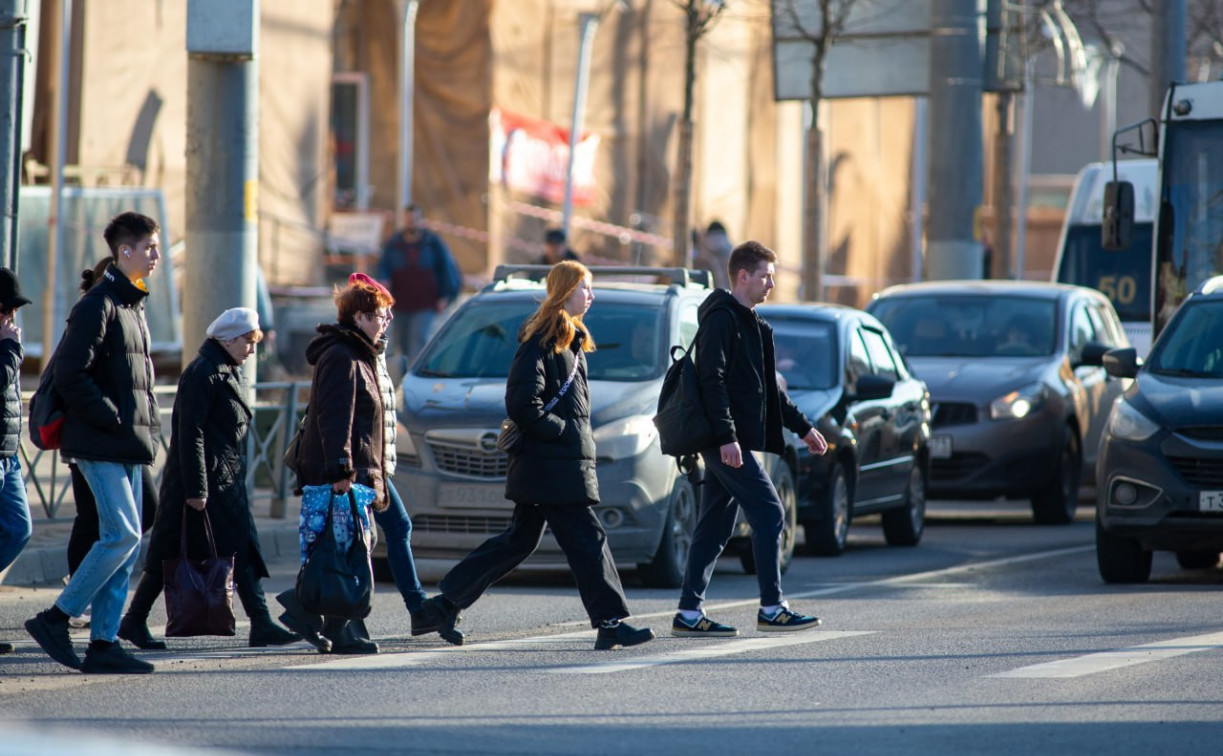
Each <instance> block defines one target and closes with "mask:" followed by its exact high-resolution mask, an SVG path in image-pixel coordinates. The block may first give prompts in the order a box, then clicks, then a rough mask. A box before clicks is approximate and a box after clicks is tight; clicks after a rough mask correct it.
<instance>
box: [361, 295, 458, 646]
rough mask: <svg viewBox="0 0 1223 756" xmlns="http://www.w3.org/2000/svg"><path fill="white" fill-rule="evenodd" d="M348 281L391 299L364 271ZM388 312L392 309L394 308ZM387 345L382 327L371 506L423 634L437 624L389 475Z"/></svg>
mask: <svg viewBox="0 0 1223 756" xmlns="http://www.w3.org/2000/svg"><path fill="white" fill-rule="evenodd" d="M348 282H349V283H350V284H356V283H364V284H367V285H369V286H373V287H376V288H377V289H379V290H380V291H381V292H383V293H384V294H385V295H386V296H387V297H389V298H391V299H392V300H393V299H394V298H393V297H391V295H390V292H389V291H387V290H386V288H385V287H384V286H382V284H380V283H378V282H377V281H375V280H374V279H372V278H370V277H369V276H367V275H365V274H364V273H353V274H352V275H351V276H349V277H348ZM391 312H392V313H393V312H394V309H392V310H391ZM387 346H388V339H387V337H386V332H385V329H384V331H383V334H382V337H381V338H379V339H378V356H377V358H376V363H377V367H378V389H379V391H380V392H381V394H382V446H383V455H382V472H383V476H384V477H385V479H386V498H387V507H386V509H383V510H381V511H379V510H374V521H375V522H377V523H378V526H379V527H380V528H382V535H383V537H385V538H386V560H387V562H388V563H389V564H390V566H391V576H392V577H394V578H395V587H396V588H398V589H399V594H400V596H402V597H403V603H404V606H405V607H407V610H408V616H409V617H410V618H411V620H412V635H426V634H428V633H434V632H437V626H436V625H433V624H430V623H429V621H428V620H427V619H426V618H425V614H424V612H423V611H421V610H422V609H423V608H424V604H425V599H426V598H428V595H427V594H426V593H425V589H424V588H423V587H422V586H421V584H420V576H419V575H417V573H416V560H415V559H414V558H413V556H412V519H411V518H410V517H408V510H407V507H405V506H404V503H403V499H402V498H400V496H399V491H398V489H396V488H395V484H394V481H393V479H392V476H394V475H395V464H396V462H397V454H396V451H395V434H396V433H398V430H399V429H398V427H397V426H398V419H397V418H396V416H395V406H396V401H395V384H394V382H393V381H392V380H391V372H390V370H388V369H387V365H386V351H387Z"/></svg>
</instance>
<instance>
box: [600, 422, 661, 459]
mask: <svg viewBox="0 0 1223 756" xmlns="http://www.w3.org/2000/svg"><path fill="white" fill-rule="evenodd" d="M656 438H658V429H657V428H655V427H654V420H653V419H652V418H651V417H650V416H649V415H634V416H633V417H626V418H624V419H623V420H616V421H614V422H611V423H608V424H607V425H604V426H602V427H600V428H598V429H596V430H595V432H594V439H595V448H596V449H597V453H598V455H599V456H600V457H602V458H605V459H630V458H632V457H636V456H637V455H639V454H641V453H642V452H644V451H645V450H646V449H649V448H650V444H653V443H654V439H656Z"/></svg>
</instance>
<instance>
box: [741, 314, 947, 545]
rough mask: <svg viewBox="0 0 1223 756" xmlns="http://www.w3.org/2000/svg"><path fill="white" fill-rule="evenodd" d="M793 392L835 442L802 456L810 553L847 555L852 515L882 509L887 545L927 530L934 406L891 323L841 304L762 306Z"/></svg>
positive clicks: (802, 451)
mask: <svg viewBox="0 0 1223 756" xmlns="http://www.w3.org/2000/svg"><path fill="white" fill-rule="evenodd" d="M757 311H758V312H759V313H760V314H761V315H762V316H763V317H764V318H765V319H766V320H768V321H769V323H770V324H771V325H772V326H773V329H774V342H775V345H776V352H777V369H778V372H780V373H781V374H782V377H783V378H784V379H785V383H786V388H787V391H788V393H789V395H790V398H791V399H792V400H793V401H794V403H795V404H796V405H798V407H799V409H801V410H802V411H803V413H804V414H806V415H807V417H809V418H811V420H812V421H813V422H815V423H816V427H817V428H819V431H820V433H822V434H823V435H824V438H826V439H827V441H828V453H827V454H825V455H824V456H819V457H817V456H812V455H811V454H809V453H808V452H807V450H806V448H805V447H803V446H801V445H800V446H799V452H798V520H799V522H800V523H802V525H803V530H804V531H805V533H806V544H807V549H808V551H809V552H811V553H814V554H822V555H836V554H840V553H841V552H842V551H844V549H845V542H846V539H847V538H848V533H849V523H850V520H851V519H852V518H853V517H855V516H859V515H865V514H871V513H882V515H883V532H884V537H885V538H886V539H887V542H888V544H890V545H896V546H911V545H914V544H916V543H917V542H918V541H920V540H921V536H922V531H923V529H924V526H925V514H926V482H927V476H928V469H929V468H928V466H929V454H928V451H927V448H926V442H927V439H928V438H929V433H930V406H929V401H928V394H927V392H926V387H925V385H924V384H923V383H922V382H921V381H920V380H918V379H917V378H915V377H913V375H912V374H911V373H910V372H909V369H908V366H907V365H905V362H904V360H903V359H902V358H901V356H900V355H899V354H898V353H897V351H896V349H895V345H894V344H893V342H892V338H891V336H890V335H888V333H887V329H885V328H884V327H883V325H882V324H881V323H880V322H879V321H878V320H876V319H875V318H873V317H871V316H870V315H868V314H866V313H865V312H862V311H861V310H855V309H853V308H849V307H841V306H838V305H814V304H812V305H761V306H760V307H758V308H757Z"/></svg>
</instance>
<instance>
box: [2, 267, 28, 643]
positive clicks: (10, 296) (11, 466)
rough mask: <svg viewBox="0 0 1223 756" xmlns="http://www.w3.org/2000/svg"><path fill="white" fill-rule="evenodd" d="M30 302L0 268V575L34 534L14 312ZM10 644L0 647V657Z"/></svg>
mask: <svg viewBox="0 0 1223 756" xmlns="http://www.w3.org/2000/svg"><path fill="white" fill-rule="evenodd" d="M29 303H30V300H28V299H26V298H25V297H23V296H22V295H21V286H20V285H19V284H18V283H17V275H16V274H15V273H13V271H11V270H9V269H8V268H0V380H2V381H3V382H4V414H3V417H2V418H0V434H2V435H0V572H3V571H4V570H5V568H7V567H8V566H9V565H10V564H12V563H13V562H14V561H16V559H17V556H18V555H19V554H20V553H21V550H22V549H24V548H25V545H26V544H27V543H28V542H29V540H30V536H31V535H33V533H34V524H33V521H32V520H31V519H30V501H29V499H28V498H26V493H25V481H24V480H23V479H22V477H21V458H20V456H19V454H18V452H19V451H20V449H21V360H22V359H23V358H24V357H25V352H23V351H22V348H21V329H20V328H18V327H17V323H16V322H14V320H13V319H14V318H15V317H16V316H17V308H18V307H21V306H22V305H28V304H29ZM12 652H13V644H11V643H0V654H10V653H12Z"/></svg>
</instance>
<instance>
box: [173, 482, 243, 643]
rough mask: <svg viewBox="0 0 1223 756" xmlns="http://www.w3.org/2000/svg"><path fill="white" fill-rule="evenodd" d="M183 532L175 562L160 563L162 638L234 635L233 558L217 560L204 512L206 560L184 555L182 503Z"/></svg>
mask: <svg viewBox="0 0 1223 756" xmlns="http://www.w3.org/2000/svg"><path fill="white" fill-rule="evenodd" d="M183 508H184V511H183V529H182V538H181V541H180V543H181V546H180V548H179V552H178V554H179V557H178V559H164V560H162V563H161V564H162V573H163V575H164V580H165V594H166V637H168V638H188V637H192V636H196V635H233V634H234V558H233V557H232V556H229V557H224V558H222V557H219V556H217V543H216V541H215V540H214V539H213V537H212V521H211V520H210V519H209V517H208V511H207V510H204V511H203V512H200V514H201V515H203V517H204V534H205V535H206V536H207V538H208V552H209V556H207V557H205V558H204V559H192V558H191V557H190V556H189V555H188V554H187V511H186V508H187V504H186V503H185V502H184V503H183Z"/></svg>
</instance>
